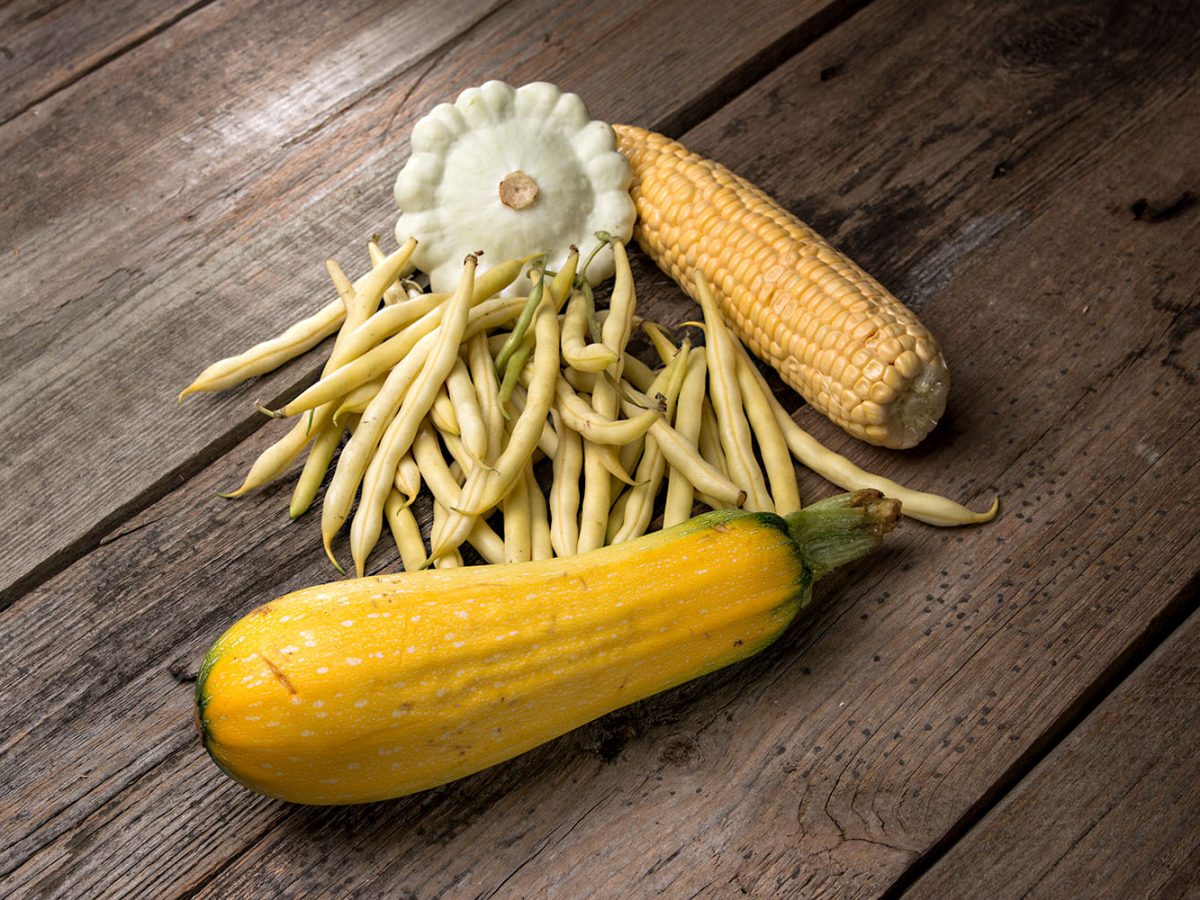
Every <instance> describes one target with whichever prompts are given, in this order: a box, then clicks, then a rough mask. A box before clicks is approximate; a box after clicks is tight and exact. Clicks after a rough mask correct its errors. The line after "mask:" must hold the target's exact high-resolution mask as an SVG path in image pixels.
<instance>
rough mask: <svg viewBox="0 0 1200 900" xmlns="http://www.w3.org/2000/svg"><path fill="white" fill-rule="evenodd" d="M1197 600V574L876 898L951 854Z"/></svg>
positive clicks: (892, 896) (889, 895) (896, 891)
mask: <svg viewBox="0 0 1200 900" xmlns="http://www.w3.org/2000/svg"><path fill="white" fill-rule="evenodd" d="M1197 597H1200V574H1197V575H1193V576H1192V578H1191V580H1189V581H1188V582H1187V583H1186V584H1185V585H1184V586H1183V587H1182V588H1181V589H1180V590H1179V591H1178V592H1177V593H1176V594H1175V596H1174V598H1172V600H1171V602H1170V603H1169V604H1168V605H1167V606H1166V607H1164V608H1163V609H1162V610H1161V611H1160V612H1159V614H1158V615H1157V616H1156V617H1155V618H1154V619H1152V620H1151V621H1150V623H1149V624H1148V625H1147V626H1146V629H1145V630H1144V631H1143V632H1142V633H1141V634H1139V635H1138V636H1137V637H1136V638H1135V639H1134V641H1133V642H1132V643H1131V644H1130V645H1129V646H1128V647H1126V648H1125V651H1124V652H1123V653H1122V654H1121V655H1120V656H1118V657H1117V658H1116V659H1114V660H1113V661H1112V662H1111V663H1110V664H1109V665H1108V667H1107V668H1106V669H1105V670H1104V671H1103V672H1101V673H1100V675H1099V676H1098V677H1097V678H1096V679H1094V680H1093V681H1092V682H1091V684H1089V685H1087V686H1086V687H1085V688H1084V689H1083V690H1082V691H1081V693H1080V694H1079V696H1078V697H1077V698H1076V699H1075V701H1074V702H1073V703H1072V704H1071V705H1070V706H1068V707H1067V708H1066V709H1064V710H1063V711H1062V713H1061V714H1060V715H1059V717H1058V718H1057V719H1055V720H1054V722H1053V723H1051V725H1050V727H1049V728H1047V729H1046V730H1045V731H1044V732H1043V733H1042V734H1041V735H1039V736H1038V738H1037V739H1036V740H1035V741H1034V742H1033V743H1032V744H1031V745H1030V746H1029V748H1028V749H1027V750H1026V751H1025V752H1024V753H1023V754H1021V755H1020V756H1019V757H1018V758H1017V759H1016V760H1015V761H1014V762H1013V764H1012V765H1011V766H1009V768H1008V769H1007V770H1006V771H1005V772H1004V773H1003V774H1002V775H1001V776H1000V777H999V778H997V779H996V781H995V782H993V784H992V786H991V787H990V788H989V789H988V790H987V791H986V792H985V793H984V794H983V795H982V796H980V798H979V799H978V800H977V801H976V802H975V803H973V804H972V805H971V806H970V808H969V809H967V811H966V812H964V813H963V814H962V816H961V817H960V818H959V819H958V820H957V821H956V822H955V823H954V824H953V825H952V826H950V828H949V829H947V830H946V833H945V834H943V835H942V836H941V837H940V838H939V839H938V840H937V841H935V842H934V843H933V845H932V846H930V848H929V849H928V850H927V851H925V853H923V854H921V855H920V856H918V857H917V858H916V859H915V860H914V861H913V863H912V864H911V865H910V866H909V867H908V868H907V869H905V870H904V871H903V872H902V873H901V874H900V875H899V876H898V877H897V878H896V880H895V881H894V882H893V883H892V885H891V887H890V888H888V889H887V890H886V891H884V892H883V893H882V894H881V895H880V897H881V900H898V898H900V897H903V896H904V895H905V894H906V893H907V892H908V891H909V889H910V888H912V887H913V886H914V885H915V884H916V883H917V881H919V880H920V878H921V876H923V875H925V874H926V873H927V872H928V871H929V870H930V869H932V868H933V867H934V866H935V865H937V863H938V862H939V861H940V860H941V859H942V858H943V857H945V856H946V855H947V854H948V853H949V852H950V851H951V850H952V849H954V847H955V845H957V844H958V843H959V841H961V840H962V839H963V838H964V837H966V836H967V834H968V833H969V832H970V831H971V830H972V829H974V828H975V827H976V826H977V825H979V823H980V822H981V821H982V820H983V818H984V817H985V816H986V815H987V814H988V813H989V812H991V811H992V809H993V808H994V807H996V805H997V804H999V803H1000V802H1001V801H1002V800H1003V799H1004V798H1005V797H1006V796H1008V795H1009V794H1010V793H1012V792H1013V791H1014V790H1016V789H1017V787H1019V786H1020V784H1021V783H1022V782H1023V781H1025V779H1026V778H1028V777H1029V775H1030V774H1031V773H1032V772H1033V770H1034V769H1036V768H1037V766H1038V765H1040V764H1041V762H1042V761H1043V760H1044V759H1046V757H1048V756H1049V755H1050V754H1051V753H1053V752H1054V751H1055V749H1057V748H1058V747H1059V745H1061V744H1062V742H1063V741H1065V740H1066V739H1067V738H1068V737H1069V736H1070V735H1071V733H1072V732H1074V731H1075V730H1076V729H1077V728H1078V727H1079V726H1080V725H1082V724H1083V722H1084V721H1085V720H1086V719H1087V718H1088V717H1089V716H1091V715H1092V713H1094V712H1095V711H1096V709H1097V707H1099V706H1100V704H1101V703H1103V702H1104V700H1105V699H1106V698H1107V697H1108V696H1109V695H1111V694H1112V693H1113V692H1114V691H1115V690H1116V689H1117V688H1119V687H1120V686H1121V685H1122V684H1123V683H1124V682H1125V681H1126V680H1128V679H1129V678H1130V677H1132V676H1133V675H1134V673H1136V672H1137V670H1138V669H1140V668H1141V667H1142V665H1143V664H1144V663H1145V662H1146V660H1147V659H1148V658H1149V657H1150V655H1151V654H1152V653H1153V652H1154V651H1155V650H1157V649H1158V648H1159V647H1160V646H1161V645H1162V644H1163V643H1165V642H1166V641H1167V640H1168V639H1169V638H1170V637H1171V635H1173V634H1174V633H1175V632H1176V631H1178V630H1179V629H1180V628H1182V627H1183V625H1184V623H1185V622H1187V620H1188V618H1189V617H1190V616H1191V615H1192V614H1193V613H1195V612H1197V611H1198V610H1200V600H1198V599H1197Z"/></svg>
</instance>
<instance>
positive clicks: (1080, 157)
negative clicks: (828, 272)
mask: <svg viewBox="0 0 1200 900" xmlns="http://www.w3.org/2000/svg"><path fill="white" fill-rule="evenodd" d="M1197 33H1200V4H1196V3H1193V2H1189V0H1143V2H1140V3H1127V2H1123V0H1097V2H1073V0H995V2H983V0H968V2H963V0H924V2H918V3H914V2H911V0H755V2H747V3H742V4H737V5H736V7H735V5H732V4H731V5H729V7H728V8H725V7H723V6H721V5H718V4H702V3H686V2H679V0H658V2H646V0H610V2H606V3H584V2H575V0H567V2H549V0H522V2H467V0H410V2H407V3H399V4H382V3H373V2H368V0H338V2H334V3H306V4H296V3H282V2H270V0H268V2H262V3H249V2H243V0H178V2H170V0H120V2H113V3H102V4H101V3H87V2H83V0H63V2H58V3H49V2H45V0H11V2H9V3H7V4H5V5H4V6H3V8H0V79H2V81H0V83H2V84H3V91H0V160H2V164H0V179H2V181H3V184H4V189H3V203H2V204H0V286H2V290H0V305H2V307H3V318H2V324H0V381H2V384H3V389H2V390H0V459H2V460H3V464H2V465H0V497H2V498H3V499H2V500H0V519H2V523H3V528H2V529H0V533H2V534H3V535H4V545H3V552H0V600H2V603H0V610H2V611H0V723H2V724H0V785H2V787H0V895H11V896H30V897H48V896H62V897H101V896H104V897H108V896H112V897H116V896H131V897H147V896H155V897H166V896H177V895H186V896H205V897H211V896H236V897H255V898H258V897H282V896H319V897H330V896H345V895H360V896H370V897H384V896H386V897H418V898H427V897H476V896H488V897H490V896H498V897H562V898H577V897H606V898H607V897H614V898H617V897H620V898H625V897H641V896H658V895H662V896H666V897H690V896H711V897H736V896H751V897H792V896H803V897H817V896H834V897H871V896H899V895H904V896H911V897H920V898H924V897H930V898H957V897H979V896H989V897H991V896H997V897H1010V896H1011V897H1015V896H1025V895H1033V896H1045V897H1055V898H1058V897H1078V896H1111V897H1122V898H1124V897H1135V896H1160V897H1181V896H1200V786H1198V785H1200V738H1198V734H1200V731H1198V726H1200V649H1198V648H1200V612H1198V611H1197V570H1198V569H1200V565H1198V564H1200V537H1198V534H1200V530H1198V529H1197V527H1196V524H1195V522H1196V512H1195V510H1196V505H1197V503H1200V467H1198V465H1197V462H1198V459H1197V447H1198V446H1200V427H1198V423H1200V389H1198V387H1197V379H1198V378H1200V336H1197V334H1196V330H1197V326H1198V325H1200V307H1198V306H1197V299H1196V298H1197V296H1198V295H1200V252H1198V248H1200V44H1198V43H1197V42H1196V41H1195V36H1196V34H1197ZM489 78H500V79H504V80H507V81H510V82H513V83H524V82H527V81H533V80H549V81H553V82H555V83H557V84H559V85H560V86H561V87H563V88H565V89H569V90H573V91H576V92H578V93H579V94H580V95H582V96H583V97H584V99H585V100H586V102H587V103H588V105H589V109H590V111H591V112H592V114H593V115H594V116H596V117H598V118H602V119H605V120H607V121H611V122H631V123H636V124H640V125H644V126H646V127H650V128H653V129H657V130H660V131H662V132H665V133H667V134H669V135H671V136H674V137H677V138H679V139H681V140H682V141H683V142H684V143H685V144H686V145H687V146H688V147H689V148H691V149H694V150H696V151H699V152H701V153H704V154H706V155H709V156H712V157H714V158H716V159H718V160H720V161H722V162H723V163H725V164H726V165H728V166H730V167H731V168H733V169H734V170H736V171H738V172H739V173H741V174H743V175H745V176H747V177H749V178H751V179H752V180H754V181H756V182H757V183H759V184H760V185H761V186H762V187H764V188H765V189H766V190H768V191H769V192H770V193H771V194H773V195H774V196H775V197H776V198H778V199H779V200H780V202H782V203H783V204H784V205H785V206H787V207H788V208H789V209H791V210H792V211H794V212H796V213H797V214H798V215H800V216H801V217H802V218H804V219H805V220H807V221H808V222H809V223H810V224H812V225H813V226H814V227H816V228H817V229H818V230H819V231H821V232H822V233H824V234H826V235H827V236H829V237H830V238H831V239H833V240H834V241H835V242H836V243H837V244H838V245H839V246H841V247H842V248H843V249H844V250H846V251H847V252H848V253H849V254H850V255H851V256H852V257H854V258H855V259H857V260H858V261H859V262H860V263H861V264H862V265H863V266H864V267H865V268H866V269H867V270H868V271H870V272H872V273H873V274H875V275H876V276H877V277H878V278H879V279H880V280H881V281H883V282H884V283H885V284H887V285H889V286H890V287H891V288H892V290H893V291H894V292H895V293H896V294H898V295H899V296H900V297H902V298H904V299H905V300H906V301H907V302H909V303H910V304H911V305H912V306H913V307H915V308H916V309H917V310H918V311H919V312H920V314H921V316H922V318H923V319H924V321H925V322H926V323H927V324H928V325H929V327H930V328H931V329H932V330H933V331H934V333H935V334H937V335H938V336H939V339H940V340H941V342H942V345H943V348H944V350H945V353H946V356H947V358H948V360H949V362H950V367H951V371H952V372H953V377H954V386H953V390H952V392H951V398H950V408H949V410H948V412H947V415H946V416H945V418H944V420H943V421H942V422H941V424H940V425H939V426H938V428H937V430H936V431H935V432H934V433H933V435H932V436H931V437H930V438H929V439H928V440H926V441H925V442H924V443H923V444H922V445H921V446H920V447H919V448H918V449H916V450H914V451H909V452H894V451H885V450H880V449H876V448H872V447H868V446H865V445H863V444H860V443H858V442H856V441H854V440H853V439H851V438H849V437H847V436H846V435H844V434H843V433H841V432H840V431H838V430H837V429H836V428H834V427H833V426H831V425H830V424H829V423H827V422H826V421H824V420H823V419H821V418H819V417H818V416H817V415H816V414H815V413H813V412H812V411H811V410H809V409H807V408H804V407H803V406H802V404H800V403H799V402H798V401H797V400H796V399H795V398H794V396H791V395H786V394H784V395H783V396H787V397H788V398H789V399H788V402H789V404H790V406H791V407H792V408H793V409H794V410H795V417H796V419H797V420H798V421H800V422H801V423H802V424H804V425H805V426H806V427H808V428H809V429H810V430H812V432H813V433H814V434H815V435H816V436H817V437H818V438H820V439H821V440H822V441H824V442H825V443H827V444H828V445H829V446H831V447H833V448H834V449H836V450H838V451H839V452H842V453H844V454H846V455H848V456H850V457H851V458H853V459H854V460H856V461H857V462H859V463H860V464H862V465H863V466H865V467H867V468H870V469H873V470H875V471H878V472H880V473H883V474H886V475H888V476H890V477H892V478H894V479H896V480H899V481H902V482H905V483H908V484H910V485H912V486H914V487H919V488H922V489H928V490H934V491H938V492H941V493H946V494H949V495H951V496H953V497H955V498H956V499H959V500H962V501H963V502H966V503H969V504H971V505H973V506H975V507H977V508H979V507H983V506H985V505H986V504H987V503H988V502H990V500H991V498H992V497H993V496H995V495H999V497H1000V498H1001V503H1002V505H1003V511H1002V514H1001V515H1000V517H999V518H998V519H997V520H996V521H995V522H993V523H992V524H990V525H986V526H982V527H975V528H967V529H959V530H942V529H937V528H933V527H930V526H926V525H921V524H919V523H914V522H908V523H907V524H905V525H904V527H903V528H901V529H899V530H898V531H897V532H895V533H894V535H893V540H891V541H890V542H889V543H888V545H887V547H886V549H885V550H883V551H882V552H880V553H879V554H878V555H876V556H875V557H873V558H871V559H870V560H868V561H866V562H865V563H864V564H862V565H860V566H858V567H856V568H855V569H854V571H853V572H851V573H844V574H841V575H839V576H837V577H836V578H833V579H831V580H830V581H829V582H828V583H823V584H822V586H821V588H820V590H819V592H818V600H819V603H818V606H819V609H818V611H817V612H816V613H815V614H814V615H813V616H811V617H810V618H809V619H808V621H806V622H805V623H804V625H803V626H802V627H798V628H796V629H793V630H792V631H790V632H789V633H788V634H787V635H786V636H785V638H784V639H783V640H781V641H779V642H778V643H776V644H775V645H773V646H772V647H771V648H769V649H768V650H767V651H766V652H764V653H762V654H761V655H759V656H758V657H755V658H754V659H752V660H751V661H749V662H747V663H744V664H741V665H738V666H736V667H734V668H731V669H727V670H724V671H722V672H718V673H716V674H714V675H712V676H709V677H706V678H704V679H702V680H700V681H697V682H693V683H691V684H688V685H686V686H684V687H682V688H679V689H676V690H672V691H669V692H667V693H664V694H661V695H659V696H656V697H654V698H651V699H649V700H646V701H644V702H641V703H639V704H636V705H635V706H632V707H630V708H627V709H625V710H621V711H619V712H616V713H613V714H611V715H609V716H607V717H605V718H603V719H600V720H599V721H597V722H594V723H592V724H591V725H588V726H586V727H584V728H582V729H580V730H578V731H576V732H574V733H572V734H569V735H566V736H564V737H562V738H560V739H558V740H555V741H553V742H551V743H549V744H547V745H545V746H543V747H541V748H539V749H537V750H535V751H532V752H530V753H528V754H526V755H524V756H522V757H520V758H518V759H516V760H514V761H512V762H510V763H508V764H505V765H502V766H499V767H496V768H495V769H492V770H489V771H486V772H483V773H481V774H479V775H476V776H473V777H471V778H468V779H465V780H463V781H461V782H458V783H455V784H451V785H448V786H446V787H444V788H441V789H436V790H432V791H427V792H425V793H422V794H419V795H416V796H413V797H409V798H407V799H403V800H398V801H394V802H389V803H381V804H377V805H373V806H369V807H358V808H341V809H336V808H324V809H322V808H305V807H297V806H290V805H287V804H285V803H281V802H277V801H273V800H268V799H265V798H262V797H259V796H255V795H252V794H250V793H249V792H247V791H246V790H244V789H242V788H241V787H239V786H238V785H236V784H234V783H233V782H232V781H230V780H228V779H227V778H226V777H225V776H224V775H222V774H221V773H220V772H219V771H218V770H217V769H216V767H215V766H214V765H213V764H212V763H211V761H210V760H209V759H208V757H207V756H206V755H205V753H204V752H203V751H202V749H201V747H200V745H199V742H198V741H197V739H196V734H195V730H194V726H193V724H192V692H193V681H194V678H195V671H196V666H197V663H198V660H199V658H200V656H201V655H202V654H203V652H204V650H205V649H206V647H207V646H208V645H209V644H210V643H211V642H212V641H213V640H214V639H215V638H216V636H217V635H218V634H219V633H220V632H221V631H223V630H224V629H225V628H226V627H227V626H228V625H229V624H230V623H231V622H233V621H234V620H235V619H236V618H237V617H238V616H240V615H241V614H243V613H244V612H246V611H247V610H248V609H250V608H251V607H253V606H255V605H257V604H259V603H261V602H264V601H265V600H267V599H270V598H272V597H274V596H277V595H279V594H282V593H284V592H287V591H289V590H292V589H294V588H297V587H300V586H303V585H307V584H312V583H316V582H319V581H325V580H329V577H330V575H331V572H330V570H329V568H328V565H327V563H326V561H325V560H324V557H323V554H322V553H321V552H320V549H319V543H318V537H317V524H316V522H315V521H314V520H313V517H312V516H311V515H310V516H308V517H306V518H304V519H302V520H300V521H298V522H297V523H291V522H290V521H289V519H288V517H287V515H286V506H287V497H288V494H289V491H290V488H291V485H292V484H293V483H294V479H295V472H292V473H291V474H290V475H289V477H288V478H287V479H285V480H284V482H282V483H280V484H277V485H274V486H271V487H269V488H267V489H265V490H262V491H259V492H258V493H256V494H254V495H251V496H248V497H246V498H244V499H243V500H241V501H239V502H225V501H222V500H220V499H218V498H217V497H216V496H215V494H216V492H217V491H218V490H223V489H228V488H230V487H232V486H233V485H235V484H236V483H237V482H238V481H239V480H240V478H241V475H242V473H243V472H244V471H245V469H246V468H247V466H248V464H249V463H250V462H251V461H252V460H253V459H254V458H255V456H256V455H257V454H258V453H259V452H260V451H261V450H262V449H263V448H264V447H266V446H267V445H268V444H269V443H270V442H271V441H273V440H274V439H275V438H276V437H277V436H278V435H279V433H280V429H281V428H283V427H286V426H282V425H280V423H275V422H270V421H268V420H266V419H264V418H263V417H262V416H260V415H258V414H257V413H255V412H254V410H253V407H252V404H253V402H254V401H261V402H265V403H269V404H271V405H275V404H276V403H277V402H278V401H279V400H280V398H285V397H287V396H289V395H291V394H294V393H295V391H296V390H297V389H298V388H299V387H300V386H301V385H303V384H305V383H307V382H309V381H310V380H311V379H312V378H313V376H314V374H315V372H316V371H317V369H318V368H319V366H320V364H321V362H322V360H323V358H324V357H323V352H324V348H322V349H320V350H316V351H313V352H311V353H310V354H308V355H307V356H305V357H303V358H301V359H299V360H297V361H295V362H293V363H291V364H289V365H287V366H285V367H283V368H282V369H280V370H279V371H277V372H275V373H274V374H271V375H269V376H266V377H263V378H261V379H259V380H257V381H254V382H251V383H249V384H247V385H245V386H243V387H241V388H239V389H237V390H234V391H231V392H229V393H227V394H221V395H206V396H201V397H198V398H192V399H191V400H189V401H188V403H187V404H185V405H184V406H183V407H182V408H181V407H179V406H177V405H176V404H175V402H174V398H175V394H176V393H177V392H178V390H179V389H180V388H181V387H182V386H183V385H184V384H186V383H187V381H189V380H190V379H191V377H192V376H193V375H194V374H195V373H196V372H198V371H199V370H200V369H201V368H202V367H203V366H204V365H206V364H207V363H208V362H210V361H212V360H214V359H217V358H219V357H221V356H224V355H227V354H228V353H231V352H233V351H235V350H238V349H240V348H241V347H243V346H244V345H246V344H248V343H250V342H252V341H253V340H255V339H258V338H260V337H264V336H267V335H270V334H273V333H275V332H277V331H278V330H280V329H281V328H282V327H284V326H285V325H286V324H287V323H289V322H291V321H292V320H294V319H296V318H297V317H299V316H300V315H301V314H305V313H307V312H308V311H310V310H312V309H315V308H316V307H317V306H319V305H321V304H322V303H324V302H325V301H326V299H327V298H328V292H329V288H328V286H327V283H326V279H325V275H324V271H323V265H322V263H323V261H324V260H325V258H327V257H334V258H337V259H339V260H341V261H342V262H343V263H344V264H346V265H347V266H348V268H349V267H352V266H358V265H360V264H361V263H362V260H361V259H360V257H362V256H363V242H364V240H365V239H366V237H368V236H369V235H370V234H372V233H373V232H379V233H383V234H389V233H390V231H391V228H392V224H393V222H394V218H395V214H396V211H395V209H394V204H393V201H392V199H391V183H392V180H393V179H394V177H395V173H396V172H397V171H398V169H399V168H400V166H401V165H402V164H403V163H404V161H405V160H406V159H407V156H408V135H409V133H410V130H411V127H412V125H413V123H414V122H415V121H416V120H417V119H418V118H420V117H421V116H422V115H423V114H424V113H426V112H427V111H428V110H429V109H430V108H431V107H432V106H433V104H435V103H437V102H440V101H443V100H449V99H453V98H454V97H455V96H456V95H457V94H458V92H459V91H461V90H462V89H464V88H466V87H469V86H472V85H475V84H479V83H482V82H483V81H485V80H487V79H489ZM635 262H636V264H637V278H638V284H639V287H640V294H639V297H640V302H641V303H642V305H643V306H642V308H643V309H645V310H646V311H647V315H652V316H656V317H659V318H661V319H663V320H665V321H668V322H681V321H684V320H686V319H688V318H690V317H692V316H694V315H695V310H694V308H693V307H692V305H691V303H690V301H687V300H686V298H685V297H684V296H683V295H682V293H681V292H680V291H679V290H678V289H677V288H676V287H675V286H674V285H673V284H672V283H671V282H670V281H669V280H668V279H667V278H666V277H665V276H664V275H662V274H661V273H659V272H658V271H657V270H655V269H654V268H653V266H652V265H650V264H648V263H647V262H646V261H645V260H644V259H642V258H641V257H640V256H639V257H638V258H637V259H635ZM801 484H802V488H803V490H804V492H805V495H806V496H808V497H810V498H814V497H819V496H823V495H825V494H828V493H832V492H833V490H834V489H833V488H832V487H831V486H829V485H828V484H825V483H824V482H822V481H821V480H820V479H819V478H817V477H816V476H814V475H812V474H811V473H808V472H802V473H801ZM343 550H344V545H343ZM376 558H377V559H378V565H376V566H375V567H374V568H376V569H380V570H382V569H394V568H395V567H396V565H397V560H396V555H395V552H394V550H393V551H392V552H391V555H390V556H389V555H388V554H387V553H382V554H379V555H378V556H377V557H376Z"/></svg>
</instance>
